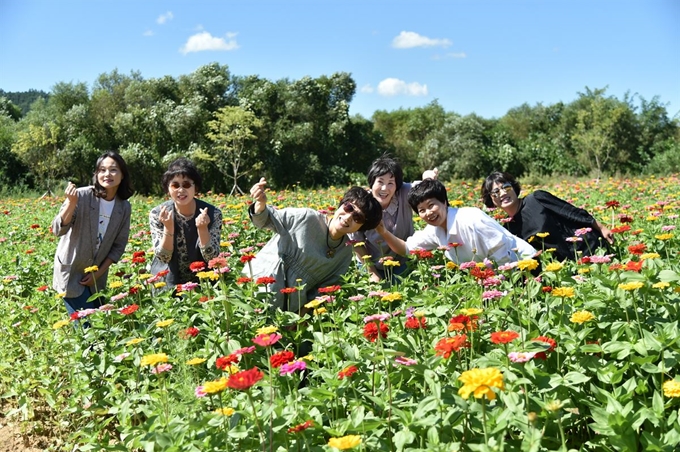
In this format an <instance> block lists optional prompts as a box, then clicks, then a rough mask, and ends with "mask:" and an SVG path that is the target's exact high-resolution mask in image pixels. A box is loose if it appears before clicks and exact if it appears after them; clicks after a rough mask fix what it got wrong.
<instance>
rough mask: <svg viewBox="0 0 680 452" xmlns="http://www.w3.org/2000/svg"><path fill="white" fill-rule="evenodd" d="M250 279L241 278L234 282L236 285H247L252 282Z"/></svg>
mask: <svg viewBox="0 0 680 452" xmlns="http://www.w3.org/2000/svg"><path fill="white" fill-rule="evenodd" d="M252 281H253V280H252V278H248V277H247V276H241V277H240V278H239V279H237V280H236V284H248V283H249V282H252Z"/></svg>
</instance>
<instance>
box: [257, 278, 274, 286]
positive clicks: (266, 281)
mask: <svg viewBox="0 0 680 452" xmlns="http://www.w3.org/2000/svg"><path fill="white" fill-rule="evenodd" d="M275 282H276V278H272V277H271V276H261V277H259V278H257V280H256V281H255V284H257V285H266V284H274V283H275Z"/></svg>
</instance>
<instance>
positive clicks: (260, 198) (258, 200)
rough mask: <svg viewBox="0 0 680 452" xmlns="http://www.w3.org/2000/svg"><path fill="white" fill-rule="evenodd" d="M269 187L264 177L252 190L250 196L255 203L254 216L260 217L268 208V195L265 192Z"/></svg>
mask: <svg viewBox="0 0 680 452" xmlns="http://www.w3.org/2000/svg"><path fill="white" fill-rule="evenodd" d="M266 186H267V180H266V179H265V178H264V177H261V178H260V182H258V183H256V184H255V185H253V186H252V188H251V189H250V196H252V198H253V200H254V201H255V203H254V204H253V214H255V215H259V214H261V213H262V212H263V211H264V208H265V207H267V193H266V192H265V187H266Z"/></svg>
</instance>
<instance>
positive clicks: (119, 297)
mask: <svg viewBox="0 0 680 452" xmlns="http://www.w3.org/2000/svg"><path fill="white" fill-rule="evenodd" d="M127 296H128V293H127V292H123V293H119V294H118V295H114V296H112V297H111V301H119V300H122V299H123V298H125V297H127Z"/></svg>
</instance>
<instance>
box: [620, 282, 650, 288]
mask: <svg viewBox="0 0 680 452" xmlns="http://www.w3.org/2000/svg"><path fill="white" fill-rule="evenodd" d="M644 285H645V284H644V283H643V282H642V281H633V282H629V283H622V284H619V289H621V290H636V289H639V288H641V287H643V286H644Z"/></svg>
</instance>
